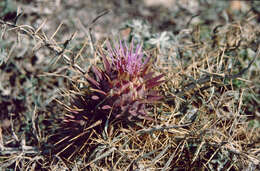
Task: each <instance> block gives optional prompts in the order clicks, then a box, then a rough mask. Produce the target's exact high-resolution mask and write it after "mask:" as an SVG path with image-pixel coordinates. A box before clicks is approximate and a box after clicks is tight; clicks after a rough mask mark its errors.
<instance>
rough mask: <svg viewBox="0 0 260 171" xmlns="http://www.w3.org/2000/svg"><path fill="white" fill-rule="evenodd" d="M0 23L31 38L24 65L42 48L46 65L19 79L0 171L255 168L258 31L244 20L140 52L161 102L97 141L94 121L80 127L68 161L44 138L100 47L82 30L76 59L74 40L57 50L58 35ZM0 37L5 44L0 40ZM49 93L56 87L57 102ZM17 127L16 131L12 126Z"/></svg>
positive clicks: (113, 125)
mask: <svg viewBox="0 0 260 171" xmlns="http://www.w3.org/2000/svg"><path fill="white" fill-rule="evenodd" d="M104 14H105V13H104ZM252 17H254V16H252ZM93 21H95V20H93ZM0 23H1V26H2V30H3V31H2V33H3V34H6V33H7V32H8V34H9V36H10V34H14V35H16V36H17V37H18V38H20V35H23V36H24V38H25V39H27V40H29V42H30V43H29V45H28V46H29V47H30V46H31V53H32V54H27V55H29V56H30V55H31V58H33V54H34V53H36V52H39V51H41V50H42V51H43V52H41V54H45V55H47V56H49V57H52V59H51V60H49V61H47V62H45V63H44V67H39V68H37V69H36V70H33V71H31V74H32V73H34V72H35V74H32V75H33V76H32V79H34V80H37V81H36V82H35V81H32V80H25V83H26V84H32V86H31V87H32V88H31V89H32V90H27V91H25V92H24V93H25V96H26V97H27V98H26V99H27V101H26V102H24V103H26V105H27V106H28V109H26V110H25V109H24V111H26V112H27V113H26V114H21V113H22V112H24V111H20V112H17V111H16V110H14V111H13V115H14V116H16V117H14V119H13V120H12V118H11V120H9V118H7V119H6V118H5V120H3V121H2V122H1V127H0V149H1V151H0V155H1V158H0V163H1V168H14V169H17V170H30V169H36V170H37V169H42V170H58V169H61V170H65V169H75V170H87V169H92V170H101V169H103V170H172V169H176V170H180V169H185V170H199V169H201V170H202V169H203V170H231V169H232V170H241V169H252V170H256V169H260V168H259V165H260V164H259V162H260V156H259V148H260V146H259V140H260V137H259V129H260V127H259V112H258V110H259V107H258V106H259V80H258V78H259V67H258V65H259V48H260V47H259V43H258V41H259V40H258V39H257V38H258V36H259V30H260V29H259V26H256V25H255V23H254V20H253V19H252V18H251V17H247V18H243V19H242V20H241V21H235V22H231V23H227V24H224V25H218V26H216V27H214V28H210V27H205V26H200V25H197V26H194V27H193V26H191V27H190V28H189V29H187V30H183V31H180V32H179V34H178V35H176V36H177V38H176V39H175V40H174V42H173V44H172V45H171V48H169V49H161V48H162V47H161V46H155V47H154V49H152V50H151V49H147V53H150V54H151V55H152V56H153V57H154V60H155V62H154V69H155V70H156V71H157V72H160V73H165V75H166V76H165V77H166V80H167V81H166V82H165V83H164V84H163V85H162V86H161V87H160V88H158V90H159V91H160V92H161V94H162V95H163V96H164V99H163V100H162V103H160V104H157V105H154V106H152V107H151V110H150V114H151V115H153V116H154V118H155V120H154V121H139V122H134V123H131V124H125V123H124V122H121V121H114V122H107V123H106V124H105V126H104V128H103V130H102V131H101V133H97V132H96V131H95V129H93V128H94V127H95V126H97V125H98V123H96V124H97V125H88V127H89V130H90V132H91V134H90V136H89V137H88V139H89V140H90V141H88V144H86V145H85V147H86V149H85V152H84V153H82V154H78V155H76V157H74V158H71V159H68V158H64V156H62V155H60V154H61V153H59V151H58V152H57V151H55V147H53V146H52V144H55V143H56V142H57V137H52V138H50V134H53V135H56V134H58V133H59V129H58V127H59V122H60V120H62V117H63V115H64V113H63V112H64V108H63V105H70V100H69V98H70V95H71V94H70V90H72V87H73V86H74V85H75V84H74V83H75V82H82V77H83V75H84V74H85V73H86V72H87V70H88V66H89V65H88V66H86V65H83V64H84V63H88V64H92V63H98V62H99V60H100V56H98V53H97V52H96V51H95V50H96V49H99V48H103V44H102V43H103V42H101V43H95V42H93V40H92V39H91V32H90V30H91V29H90V30H88V31H89V39H86V40H85V41H84V42H81V43H79V44H80V45H81V47H80V48H79V49H77V51H76V50H74V49H70V44H73V43H75V42H73V41H76V34H71V37H68V40H67V41H65V42H62V43H57V42H56V41H55V35H56V34H59V29H60V27H58V29H57V30H56V31H55V32H54V33H53V34H52V35H51V36H47V35H45V33H44V31H43V30H42V28H43V27H44V23H43V24H42V25H40V26H39V27H38V28H37V29H35V28H33V27H32V26H28V25H17V24H16V23H11V22H6V21H2V20H0ZM93 23H94V22H93ZM89 28H91V27H89ZM89 28H87V29H89ZM5 38H8V36H6V37H5V36H2V39H5ZM33 40H34V41H35V42H34V43H32V41H33ZM76 43H78V42H76ZM32 47H34V49H32ZM90 47H92V48H90ZM9 53H11V52H10V51H9ZM84 54H88V55H92V56H91V59H90V58H84V57H85V56H84ZM44 59H45V58H44ZM50 63H52V65H50ZM7 64H8V62H7ZM23 65H25V64H22V66H19V67H20V68H22V69H20V70H21V71H20V72H22V73H24V74H26V73H27V72H28V71H27V70H26V66H27V65H25V66H23ZM31 65H33V64H31ZM19 67H17V68H19ZM43 68H44V69H43ZM18 73H19V72H18ZM17 84H18V83H17ZM20 84H21V85H20V86H23V84H22V83H20ZM33 84H35V85H36V86H33ZM54 85H58V86H57V87H55V86H54ZM37 86H38V87H37ZM59 86H60V87H59ZM26 87H28V86H26ZM56 88H60V90H61V93H62V95H59V94H58V93H57V89H56ZM35 89H36V90H38V91H35ZM37 92H41V93H43V95H42V97H41V98H37V97H36V94H34V93H37ZM12 93H13V92H12ZM44 93H46V94H44ZM14 94H15V93H14ZM28 99H29V100H28ZM50 99H51V100H50ZM54 99H56V100H54ZM2 101H3V100H2ZM38 103H40V105H36V104H38ZM26 115H27V116H26ZM19 122H21V123H23V124H24V126H22V124H21V126H17V127H15V126H14V125H15V124H17V125H18V123H19ZM21 129H24V130H23V131H21ZM21 132H23V134H22V135H20V134H19V133H21ZM17 133H18V135H17ZM82 143H84V142H82ZM57 149H58V150H60V149H59V148H57Z"/></svg>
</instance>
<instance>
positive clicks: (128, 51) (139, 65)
mask: <svg viewBox="0 0 260 171" xmlns="http://www.w3.org/2000/svg"><path fill="white" fill-rule="evenodd" d="M107 46H108V51H109V57H110V59H111V61H112V67H115V68H116V69H117V70H118V71H119V72H120V73H128V74H129V75H130V76H137V75H138V74H140V73H141V71H142V69H143V67H144V65H145V64H146V63H147V62H148V60H149V58H147V59H146V60H145V61H144V62H143V52H142V45H141V44H138V45H137V46H136V48H134V45H133V41H132V42H131V45H130V47H128V46H127V44H126V41H124V42H122V41H121V40H119V44H116V43H115V42H114V48H113V47H112V46H111V44H110V43H109V42H108V44H107Z"/></svg>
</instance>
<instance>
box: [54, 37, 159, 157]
mask: <svg viewBox="0 0 260 171" xmlns="http://www.w3.org/2000/svg"><path fill="white" fill-rule="evenodd" d="M107 46H108V50H107V51H104V50H102V49H101V51H100V54H101V55H102V61H103V67H98V66H95V65H93V66H92V67H91V70H90V71H89V72H88V73H87V74H86V75H85V79H86V80H87V82H88V84H85V85H88V86H89V87H88V88H81V89H80V88H79V87H77V86H73V87H74V89H73V91H71V92H76V93H75V95H73V96H72V101H71V106H68V107H67V111H68V113H67V114H66V115H65V117H64V119H63V124H64V127H63V128H64V130H63V131H64V134H63V136H64V137H62V141H59V142H58V143H57V144H60V143H61V142H64V141H67V140H69V139H72V140H73V141H67V145H64V146H67V147H65V148H64V146H60V148H61V149H63V148H64V153H66V154H68V155H70V153H71V152H73V153H72V154H71V156H73V155H74V154H76V153H77V152H81V151H82V150H83V149H84V148H85V147H86V146H85V145H86V144H88V143H90V141H91V138H90V139H89V138H88V137H89V136H90V135H91V132H93V131H89V130H88V129H86V128H87V127H92V126H93V125H96V123H98V122H99V121H101V123H102V124H100V126H94V127H95V128H94V129H95V130H96V132H97V133H101V132H102V128H103V127H104V124H105V123H106V121H107V119H108V117H109V116H110V117H111V118H112V119H120V120H125V121H134V120H136V119H146V120H153V118H152V117H150V116H149V115H148V113H147V109H148V104H152V103H154V102H157V101H158V100H160V99H161V98H162V96H160V95H159V93H158V92H157V91H156V90H154V89H153V88H154V87H156V86H158V85H160V84H161V83H162V82H164V81H163V80H160V79H161V78H162V77H163V74H161V75H158V76H154V74H155V73H154V72H152V71H151V69H152V67H150V64H151V63H150V62H149V59H150V58H149V57H147V58H145V60H143V57H144V53H143V51H142V46H141V44H138V45H137V46H136V47H134V43H133V42H132V43H131V44H130V46H127V43H126V42H122V41H119V43H118V44H116V43H114V44H113V46H112V45H111V44H110V43H108V44H107ZM106 54H108V55H106ZM76 83H77V82H76ZM90 144H91V143H90ZM81 145H82V147H80V148H78V147H77V146H81ZM65 151H66V152H65ZM62 152H63V150H62Z"/></svg>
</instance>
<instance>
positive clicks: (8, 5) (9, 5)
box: [0, 0, 16, 17]
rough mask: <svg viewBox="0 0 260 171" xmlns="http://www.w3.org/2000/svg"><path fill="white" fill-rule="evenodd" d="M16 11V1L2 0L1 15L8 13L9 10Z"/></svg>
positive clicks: (0, 5)
mask: <svg viewBox="0 0 260 171" xmlns="http://www.w3.org/2000/svg"><path fill="white" fill-rule="evenodd" d="M13 11H16V5H15V1H13V0H3V1H0V17H2V16H4V15H6V14H7V13H9V12H13Z"/></svg>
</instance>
